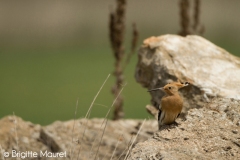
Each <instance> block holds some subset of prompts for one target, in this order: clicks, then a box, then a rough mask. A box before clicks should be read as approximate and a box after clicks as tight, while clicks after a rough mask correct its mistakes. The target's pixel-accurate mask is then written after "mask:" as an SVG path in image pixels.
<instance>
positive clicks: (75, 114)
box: [70, 98, 79, 160]
mask: <svg viewBox="0 0 240 160" xmlns="http://www.w3.org/2000/svg"><path fill="white" fill-rule="evenodd" d="M78 100H79V98H78V99H77V102H76V108H75V113H74V120H73V128H72V143H71V147H70V159H71V160H72V147H73V138H74V137H73V133H74V129H75V122H76V116H77V108H78Z"/></svg>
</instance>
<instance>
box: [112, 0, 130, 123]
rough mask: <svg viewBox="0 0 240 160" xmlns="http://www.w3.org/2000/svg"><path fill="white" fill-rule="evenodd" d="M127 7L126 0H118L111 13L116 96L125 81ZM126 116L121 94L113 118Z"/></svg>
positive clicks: (114, 90) (114, 89) (113, 91)
mask: <svg viewBox="0 0 240 160" xmlns="http://www.w3.org/2000/svg"><path fill="white" fill-rule="evenodd" d="M125 8H126V0H117V8H116V11H115V12H111V13H110V23H109V29H110V41H111V46H112V49H113V52H114V58H115V69H114V76H115V77H116V83H115V85H114V86H113V88H112V93H113V94H114V96H115V97H116V96H117V95H118V93H119V91H120V89H121V84H123V82H124V76H123V69H122V66H121V65H122V60H123V57H124V47H123V41H124V31H125ZM123 117H124V112H123V97H122V96H119V98H118V100H117V102H116V103H115V109H114V115H113V119H114V120H117V119H121V118H123Z"/></svg>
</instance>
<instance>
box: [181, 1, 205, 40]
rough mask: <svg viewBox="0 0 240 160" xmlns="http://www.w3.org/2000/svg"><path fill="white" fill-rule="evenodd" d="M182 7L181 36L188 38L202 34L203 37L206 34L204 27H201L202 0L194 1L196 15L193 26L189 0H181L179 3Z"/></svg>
mask: <svg viewBox="0 0 240 160" xmlns="http://www.w3.org/2000/svg"><path fill="white" fill-rule="evenodd" d="M179 7H180V19H181V20H180V25H181V31H180V32H179V35H181V36H187V35H190V34H200V35H202V34H203V33H204V26H203V25H201V26H200V20H199V17H200V0H195V1H194V13H193V25H192V27H191V26H190V22H191V19H190V15H189V9H190V3H189V0H180V3H179Z"/></svg>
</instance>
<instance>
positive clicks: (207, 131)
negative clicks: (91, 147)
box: [128, 98, 240, 160]
mask: <svg viewBox="0 0 240 160" xmlns="http://www.w3.org/2000/svg"><path fill="white" fill-rule="evenodd" d="M223 104H224V105H226V106H228V107H227V109H226V110H223V111H222V110H220V108H221V105H223ZM213 106H214V108H213ZM239 106H240V100H233V101H232V100H231V99H228V98H214V99H213V100H212V101H211V102H210V103H205V107H202V108H200V109H197V108H193V109H190V110H189V111H188V114H187V116H186V119H185V120H182V119H177V123H178V125H177V126H174V125H172V126H173V127H171V129H168V130H167V129H165V130H161V131H159V132H155V133H154V135H153V137H152V138H150V139H148V140H147V141H145V142H140V143H138V144H137V145H136V146H135V147H134V148H133V150H132V152H131V155H130V156H129V158H128V160H135V159H142V160H149V159H151V160H159V159H162V160H175V159H186V160H190V159H202V160H205V159H219V160H225V159H233V160H235V159H236V160H237V159H240V134H239V133H240V127H239V126H237V124H236V120H237V119H238V120H239V118H240V107H239ZM229 109H231V111H229ZM231 112H233V113H234V114H235V116H232V115H231V114H229V113H231ZM234 117H238V118H236V119H235V118H234Z"/></svg>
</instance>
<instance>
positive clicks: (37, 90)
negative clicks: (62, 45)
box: [0, 48, 150, 125]
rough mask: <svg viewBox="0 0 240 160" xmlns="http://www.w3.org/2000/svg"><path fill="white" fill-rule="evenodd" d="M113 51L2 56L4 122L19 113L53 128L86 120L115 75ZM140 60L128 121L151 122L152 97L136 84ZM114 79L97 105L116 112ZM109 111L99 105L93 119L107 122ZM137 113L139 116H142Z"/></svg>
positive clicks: (127, 99) (129, 73)
mask: <svg viewBox="0 0 240 160" xmlns="http://www.w3.org/2000/svg"><path fill="white" fill-rule="evenodd" d="M113 63H114V62H113V58H112V53H111V50H110V49H105V48H95V49H91V48H88V49H84V48H77V49H62V50H52V51H51V50H28V51H24V50H23V51H19V50H18V51H16V50H8V51H2V52H1V53H0V72H1V79H0V84H1V85H0V90H1V92H2V96H1V97H0V106H1V112H0V117H3V116H6V115H11V114H12V113H13V112H15V114H16V115H17V116H20V117H22V118H23V119H25V120H29V121H32V122H34V123H39V124H42V125H46V124H49V123H51V122H53V121H55V120H68V119H73V117H74V110H75V105H76V104H75V103H76V100H77V99H79V102H78V103H79V104H78V105H79V109H78V113H77V116H76V117H84V115H85V113H86V111H87V109H88V107H89V105H90V103H91V101H92V97H94V95H95V94H96V92H97V90H98V88H99V86H100V85H101V83H102V81H103V80H104V79H105V77H106V76H107V75H108V74H109V73H112V71H113ZM136 63H137V58H136V56H134V57H133V59H132V60H131V63H130V64H129V65H128V66H127V69H126V74H125V75H126V81H127V86H126V87H125V89H124V91H123V93H122V94H123V96H124V110H125V114H126V116H125V117H126V118H146V117H148V116H149V115H148V114H147V113H146V111H145V105H146V104H147V103H150V96H149V95H148V94H147V92H146V90H145V89H143V88H142V87H141V86H140V84H138V83H137V82H136V81H135V78H134V71H135V66H136ZM114 80H115V79H114V77H113V76H111V77H110V78H109V80H108V82H107V83H106V86H105V87H104V88H103V90H102V91H101V93H100V95H99V96H98V98H97V100H96V102H95V103H97V104H102V105H106V106H111V103H112V101H113V99H114V97H113V96H112V94H111V93H110V90H111V87H112V86H113V84H114ZM107 110H108V108H107V107H103V106H100V105H94V106H93V110H92V113H91V117H104V116H105V113H106V112H107ZM136 111H137V113H136Z"/></svg>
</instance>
